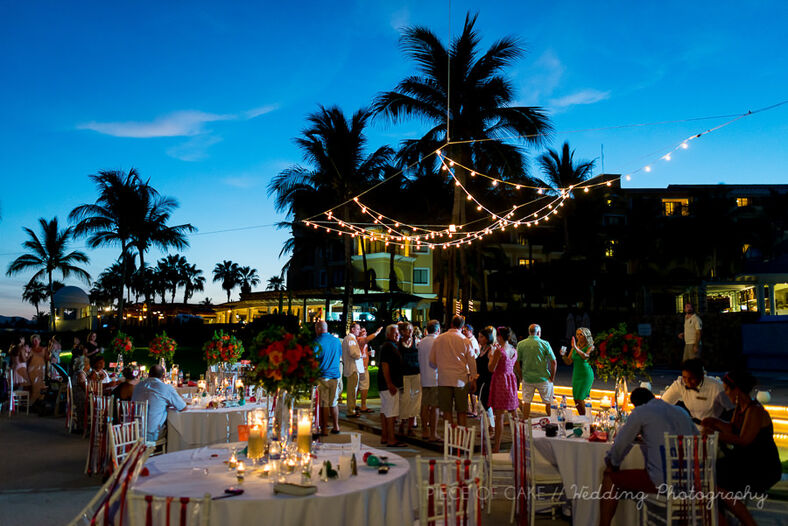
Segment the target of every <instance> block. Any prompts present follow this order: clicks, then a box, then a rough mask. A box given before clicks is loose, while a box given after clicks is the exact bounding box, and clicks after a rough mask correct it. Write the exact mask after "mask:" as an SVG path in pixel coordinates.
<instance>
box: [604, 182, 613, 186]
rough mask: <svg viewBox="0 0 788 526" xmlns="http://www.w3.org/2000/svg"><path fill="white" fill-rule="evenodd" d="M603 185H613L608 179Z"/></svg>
mask: <svg viewBox="0 0 788 526" xmlns="http://www.w3.org/2000/svg"><path fill="white" fill-rule="evenodd" d="M605 185H607V186H613V183H611V182H610V181H608V182H606V183H605Z"/></svg>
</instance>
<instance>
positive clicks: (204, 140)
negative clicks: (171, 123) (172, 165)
mask: <svg viewBox="0 0 788 526" xmlns="http://www.w3.org/2000/svg"><path fill="white" fill-rule="evenodd" d="M221 141H222V138H221V137H219V136H217V135H199V136H197V137H193V138H191V139H189V140H188V141H186V142H184V143H181V144H176V145H175V146H172V147H170V148H168V149H167V155H169V156H170V157H174V158H175V159H180V160H181V161H188V162H195V161H203V160H205V159H207V158H208V151H207V150H208V148H209V147H211V146H213V145H214V144H216V143H218V142H221Z"/></svg>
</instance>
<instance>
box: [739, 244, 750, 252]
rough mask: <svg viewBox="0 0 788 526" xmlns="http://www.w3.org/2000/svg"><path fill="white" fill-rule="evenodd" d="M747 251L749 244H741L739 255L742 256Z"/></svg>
mask: <svg viewBox="0 0 788 526" xmlns="http://www.w3.org/2000/svg"><path fill="white" fill-rule="evenodd" d="M748 250H750V244H749V243H745V244H743V245H742V246H741V253H742V254H746V253H747V251H748Z"/></svg>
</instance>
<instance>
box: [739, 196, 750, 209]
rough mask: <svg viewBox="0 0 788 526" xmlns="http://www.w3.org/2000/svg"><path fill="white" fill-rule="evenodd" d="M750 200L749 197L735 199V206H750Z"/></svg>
mask: <svg viewBox="0 0 788 526" xmlns="http://www.w3.org/2000/svg"><path fill="white" fill-rule="evenodd" d="M750 204H751V203H750V198H749V197H737V198H736V206H739V207H741V206H750Z"/></svg>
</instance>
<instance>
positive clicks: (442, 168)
mask: <svg viewBox="0 0 788 526" xmlns="http://www.w3.org/2000/svg"><path fill="white" fill-rule="evenodd" d="M448 169H449V167H448V166H446V165H445V164H444V165H441V170H444V171H446V170H448Z"/></svg>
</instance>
